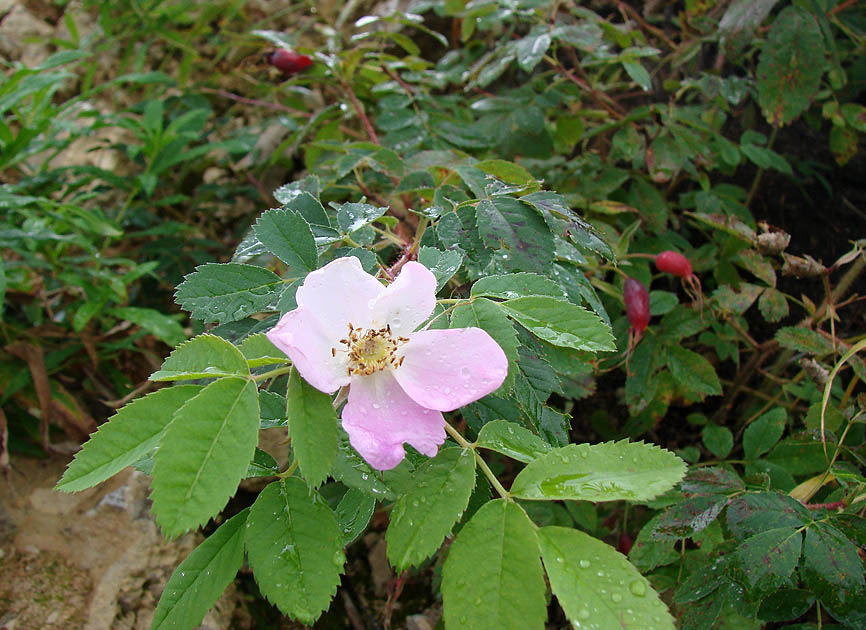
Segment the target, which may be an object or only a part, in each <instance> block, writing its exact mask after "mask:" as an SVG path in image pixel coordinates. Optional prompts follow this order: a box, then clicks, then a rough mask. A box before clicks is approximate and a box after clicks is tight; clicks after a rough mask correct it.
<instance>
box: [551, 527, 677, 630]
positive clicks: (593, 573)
mask: <svg viewBox="0 0 866 630" xmlns="http://www.w3.org/2000/svg"><path fill="white" fill-rule="evenodd" d="M538 544H539V546H540V547H541V556H542V558H544V568H545V569H547V576H548V578H550V588H551V589H552V590H553V593H554V594H555V595H556V598H557V599H558V600H559V603H560V605H561V606H562V609H563V610H564V611H565V614H566V616H567V617H568V618H569V620H570V621H571V622H572V625H573V626H574V627H575V628H583V627H584V626H585V625H587V626H589V624H591V626H590V627H594V628H605V629H606V628H617V629H619V628H622V629H623V630H628V629H630V628H631V629H634V630H639V629H640V630H642V629H644V628H652V629H653V630H664V629H667V628H670V629H671V630H673V629H674V628H675V627H676V626H675V625H674V620H673V618H672V617H671V615H670V613H669V612H668V609H667V607H666V606H665V605H664V603H662V601H661V599H659V596H658V594H657V593H656V592H655V591H654V590H653V588H652V586H650V584H649V582H648V581H647V580H646V578H644V577H643V576H642V575H641V574H640V573H639V572H638V570H637V569H636V568H635V567H634V566H633V565H632V564H631V563H630V562H629V561H628V560H627V559H626V558H625V556H623V555H622V554H620V553H618V552H617V551H615V550H614V549H613V548H612V547H611V546H610V545H606V544H605V543H603V542H601V541H600V540H597V539H595V538H593V537H592V536H590V535H589V534H585V533H584V532H582V531H580V530H577V529H569V528H566V527H542V528H541V529H540V530H538Z"/></svg>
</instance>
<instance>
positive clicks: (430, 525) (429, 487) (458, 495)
mask: <svg viewBox="0 0 866 630" xmlns="http://www.w3.org/2000/svg"><path fill="white" fill-rule="evenodd" d="M412 480H413V482H414V483H413V486H412V488H410V490H409V491H408V492H407V493H406V494H404V495H403V496H401V497H400V498H399V499H398V500H397V503H396V504H395V505H394V509H393V510H392V511H391V522H390V524H389V525H388V532H387V534H386V539H385V540H386V541H387V543H388V560H389V561H390V562H391V566H393V567H394V568H395V569H397V571H404V570H406V569H408V568H409V567H411V566H416V565H418V564H420V563H421V562H423V561H424V560H426V559H427V558H429V557H430V556H431V555H433V553H434V552H435V551H436V550H437V549H438V548H439V547H440V546H441V545H442V541H443V540H444V539H445V536H447V535H448V534H449V533H450V532H451V528H452V527H454V524H455V523H456V522H457V521H459V520H460V517H461V516H463V511H464V510H465V509H466V506H467V505H468V504H469V496H470V495H471V494H472V488H473V487H474V486H475V458H474V457H473V455H472V450H471V449H462V448H448V449H443V450H441V451H439V454H438V455H437V456H436V457H435V458H433V459H431V460H428V461H426V462H425V463H424V464H422V465H421V466H420V467H419V468H418V469H417V470H416V471H415V472H414V473H413V475H412Z"/></svg>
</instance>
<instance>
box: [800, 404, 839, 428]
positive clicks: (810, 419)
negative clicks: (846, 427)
mask: <svg viewBox="0 0 866 630" xmlns="http://www.w3.org/2000/svg"><path fill="white" fill-rule="evenodd" d="M821 406H822V405H821V403H820V402H816V403H812V404H811V405H810V406H809V411H807V412H806V417H805V418H803V424H805V425H806V428H807V429H809V430H810V431H814V430H816V429H820V428H821ZM845 421H846V419H845V416H844V415H843V414H842V412H841V411H839V409H838V408H837V407H836V405H833V404H829V405H827V410H826V411H825V412H824V428H825V429H829V430H830V431H835V430H836V429H838V428H839V427H841V426H842V425H843V424H844V423H845Z"/></svg>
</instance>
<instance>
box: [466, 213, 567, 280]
mask: <svg viewBox="0 0 866 630" xmlns="http://www.w3.org/2000/svg"><path fill="white" fill-rule="evenodd" d="M475 216H476V222H477V225H478V233H479V234H480V236H481V239H482V240H483V241H484V244H485V245H486V246H487V247H489V248H491V249H496V250H500V252H501V253H500V254H498V255H497V256H498V258H499V259H501V261H502V264H503V266H504V267H505V268H506V269H514V270H521V271H538V272H543V271H545V270H546V269H547V267H548V265H550V264H551V263H552V262H553V251H554V243H553V235H552V234H551V233H550V230H549V229H548V227H547V225H546V224H545V222H544V219H542V218H541V217H540V216H539V214H538V212H536V211H535V210H534V209H533V207H532V206H530V205H528V204H525V203H523V202H522V201H520V200H518V199H514V198H513V197H500V196H497V197H494V198H492V199H484V200H482V201H480V202H479V203H478V205H477V206H476V209H475Z"/></svg>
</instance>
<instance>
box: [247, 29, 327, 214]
mask: <svg viewBox="0 0 866 630" xmlns="http://www.w3.org/2000/svg"><path fill="white" fill-rule="evenodd" d="M256 32H258V31H256ZM277 45H278V46H281V45H282V44H277ZM319 192H320V187H319V177H318V175H308V176H307V177H305V178H304V179H299V180H298V181H294V182H290V183H288V184H284V185H282V186H280V187H279V188H277V189H276V190H275V191H274V199H276V200H277V201H278V202H280V203H281V204H284V205H287V204H290V203H292V201H293V200H294V199H296V198H298V197H300V196H302V195H304V194H307V195H309V196H311V197H312V198H313V199H314V200H315V199H317V198H318V196H319ZM292 209H293V210H298V211H299V212H301V210H300V208H298V207H297V206H292ZM322 212H323V213H324V209H323V210H322ZM301 214H303V215H304V218H306V219H307V220H308V221H309V222H310V223H315V221H312V220H311V218H310V217H309V216H307V214H306V213H304V212H301ZM323 225H327V223H324V224H323Z"/></svg>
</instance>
